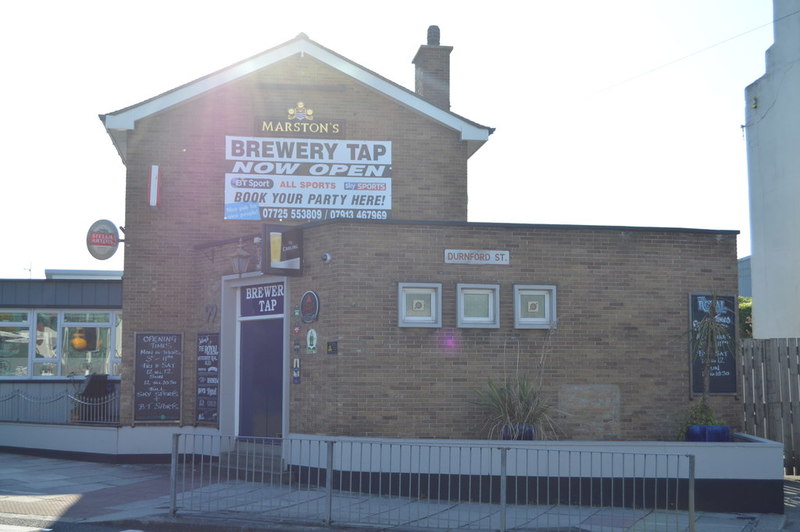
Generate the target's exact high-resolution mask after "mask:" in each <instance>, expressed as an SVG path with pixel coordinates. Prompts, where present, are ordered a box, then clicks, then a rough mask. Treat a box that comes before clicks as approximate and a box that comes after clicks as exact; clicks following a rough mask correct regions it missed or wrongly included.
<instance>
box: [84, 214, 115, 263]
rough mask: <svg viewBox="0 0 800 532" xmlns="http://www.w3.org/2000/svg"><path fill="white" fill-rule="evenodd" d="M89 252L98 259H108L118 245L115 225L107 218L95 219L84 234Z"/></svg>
mask: <svg viewBox="0 0 800 532" xmlns="http://www.w3.org/2000/svg"><path fill="white" fill-rule="evenodd" d="M86 247H87V249H88V250H89V254H91V256H92V257H94V258H96V259H98V260H106V259H110V258H111V257H112V256H113V255H114V253H116V252H117V248H118V247H119V232H118V231H117V226H116V225H114V224H113V223H112V222H110V221H108V220H97V221H96V222H95V223H93V224H92V225H91V226H90V227H89V232H88V233H87V234H86Z"/></svg>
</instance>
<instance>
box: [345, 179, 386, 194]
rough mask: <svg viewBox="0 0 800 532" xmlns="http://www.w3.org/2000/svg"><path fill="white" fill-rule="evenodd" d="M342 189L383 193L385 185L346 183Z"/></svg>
mask: <svg viewBox="0 0 800 532" xmlns="http://www.w3.org/2000/svg"><path fill="white" fill-rule="evenodd" d="M344 189H345V190H360V191H375V192H383V191H385V190H386V183H359V182H353V181H346V182H345V184H344Z"/></svg>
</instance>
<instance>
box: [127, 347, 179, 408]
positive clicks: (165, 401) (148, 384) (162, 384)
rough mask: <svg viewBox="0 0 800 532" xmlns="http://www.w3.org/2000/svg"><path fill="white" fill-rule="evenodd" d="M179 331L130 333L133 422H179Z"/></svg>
mask: <svg viewBox="0 0 800 532" xmlns="http://www.w3.org/2000/svg"><path fill="white" fill-rule="evenodd" d="M182 355H183V335H182V334H180V333H135V334H134V356H135V364H136V367H135V373H134V392H135V393H134V402H133V408H134V412H133V419H134V421H179V420H180V416H181V365H182V364H181V361H182Z"/></svg>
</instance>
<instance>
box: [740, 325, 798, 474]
mask: <svg viewBox="0 0 800 532" xmlns="http://www.w3.org/2000/svg"><path fill="white" fill-rule="evenodd" d="M739 367H740V368H741V369H742V377H741V379H742V388H741V389H742V403H743V408H744V413H743V421H744V423H743V425H744V430H745V432H746V433H748V434H752V435H754V436H759V437H762V438H767V439H770V440H774V441H779V442H782V443H783V445H784V453H785V454H784V456H785V467H786V472H787V473H788V474H796V472H800V339H798V338H774V339H768V340H760V339H759V340H753V339H747V340H744V341H743V342H742V343H741V346H740V348H739Z"/></svg>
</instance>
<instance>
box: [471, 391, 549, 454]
mask: <svg viewBox="0 0 800 532" xmlns="http://www.w3.org/2000/svg"><path fill="white" fill-rule="evenodd" d="M476 395H477V398H476V400H475V401H474V402H473V403H474V404H476V405H478V406H481V407H484V408H486V409H488V410H489V411H490V414H489V416H488V417H487V420H486V425H487V427H488V432H489V438H501V437H502V435H503V431H504V430H506V431H510V432H511V435H512V436H513V438H512V439H517V438H516V437H517V436H518V435H519V431H520V430H521V428H520V427H521V426H522V425H532V426H533V427H534V431H535V435H536V436H535V437H536V438H538V439H547V438H548V437H549V436H554V435H555V433H556V431H555V425H554V423H553V420H552V418H551V417H550V410H551V408H550V404H549V403H548V402H547V401H546V400H545V399H544V398H543V397H542V395H541V393H540V392H539V390H538V389H537V388H536V387H535V386H534V385H533V383H531V381H530V380H529V379H528V378H526V377H524V376H516V377H512V378H509V379H506V380H505V382H503V383H501V384H498V383H496V382H494V381H493V380H492V379H491V378H490V379H489V380H488V381H487V385H486V389H485V390H478V391H477V392H476Z"/></svg>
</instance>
